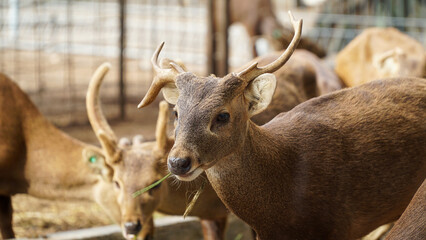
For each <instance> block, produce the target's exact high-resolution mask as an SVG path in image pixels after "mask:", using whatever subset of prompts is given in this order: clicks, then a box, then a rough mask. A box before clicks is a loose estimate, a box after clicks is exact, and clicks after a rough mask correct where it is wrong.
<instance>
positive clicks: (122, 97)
mask: <svg viewBox="0 0 426 240" xmlns="http://www.w3.org/2000/svg"><path fill="white" fill-rule="evenodd" d="M119 5H120V10H119V11H120V13H119V16H120V20H119V21H120V24H119V25H120V51H119V52H120V53H119V54H120V56H119V75H120V76H119V83H118V88H119V104H120V119H121V120H123V119H124V118H125V117H126V84H125V83H126V81H125V70H126V63H125V49H126V0H119Z"/></svg>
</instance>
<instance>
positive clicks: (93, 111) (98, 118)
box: [86, 63, 116, 141]
mask: <svg viewBox="0 0 426 240" xmlns="http://www.w3.org/2000/svg"><path fill="white" fill-rule="evenodd" d="M110 68H111V64H109V63H104V64H102V65H101V66H99V67H98V68H97V69H96V71H95V73H94V74H93V76H92V79H90V83H89V88H88V90H87V95H86V108H87V115H88V117H89V121H90V124H91V125H92V127H93V130H94V131H95V133H96V134H98V133H99V131H103V132H104V133H105V134H106V135H107V136H108V137H109V138H110V139H111V140H114V141H115V140H116V136H115V134H114V132H113V131H112V129H111V127H110V125H109V124H108V122H107V120H106V119H105V116H104V114H103V113H102V109H101V107H100V106H99V88H100V87H101V84H102V81H103V79H104V77H105V75H106V74H107V73H108V71H109V69H110Z"/></svg>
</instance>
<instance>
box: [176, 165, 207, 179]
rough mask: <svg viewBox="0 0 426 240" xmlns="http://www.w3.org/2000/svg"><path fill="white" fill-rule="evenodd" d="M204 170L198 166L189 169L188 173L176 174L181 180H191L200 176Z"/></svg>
mask: <svg viewBox="0 0 426 240" xmlns="http://www.w3.org/2000/svg"><path fill="white" fill-rule="evenodd" d="M203 172H204V170H203V169H202V168H201V166H198V167H196V168H195V169H194V170H192V171H189V172H188V173H185V174H181V175H176V178H177V179H179V180H181V181H185V182H190V181H192V180H194V179H196V178H197V177H198V176H200V174H201V173H203Z"/></svg>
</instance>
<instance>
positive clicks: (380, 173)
mask: <svg viewBox="0 0 426 240" xmlns="http://www.w3.org/2000/svg"><path fill="white" fill-rule="evenodd" d="M290 15H291V14H290ZM291 20H292V24H293V26H294V28H295V36H294V38H293V40H292V41H291V43H290V44H289V47H288V48H287V50H286V51H285V52H284V53H283V54H282V55H281V56H280V57H279V58H278V59H277V60H276V61H274V62H272V63H270V64H268V65H266V66H264V67H258V65H257V63H253V64H252V65H250V66H249V67H248V68H246V69H244V70H242V71H240V72H238V73H230V74H228V75H227V76H225V77H223V78H217V77H215V76H209V77H197V76H196V75H194V74H192V73H190V72H185V71H184V70H183V69H182V68H180V66H178V65H176V64H174V63H171V65H172V66H173V69H160V68H158V67H156V66H154V69H155V70H156V72H157V76H156V77H155V78H154V82H153V83H152V85H151V87H150V89H149V90H148V93H147V95H146V96H145V97H144V99H143V100H142V102H141V103H140V105H139V107H143V106H146V105H147V104H149V103H150V102H151V101H152V100H153V99H154V98H155V96H156V95H157V94H158V93H159V91H160V90H161V89H162V91H163V95H164V97H165V99H166V100H167V101H168V102H169V103H172V104H176V107H175V116H176V129H175V143H174V145H173V147H172V149H171V150H170V153H169V156H168V168H169V170H170V171H171V172H172V173H173V174H175V176H176V177H177V178H178V179H180V180H182V181H192V180H194V179H195V178H197V177H198V176H199V175H200V174H202V173H203V172H205V173H206V174H207V177H208V179H209V181H210V183H211V184H212V186H213V188H214V190H215V191H216V193H217V194H218V196H219V197H220V198H221V199H222V201H223V202H224V204H225V205H226V206H227V207H228V208H229V209H230V210H231V211H232V212H233V213H235V214H236V215H237V216H238V217H240V218H241V219H242V220H244V221H246V222H247V223H248V224H249V225H250V226H251V227H252V228H253V229H254V230H255V231H256V233H257V234H258V239H356V238H359V237H362V236H363V235H365V234H367V233H368V232H370V231H372V230H373V229H374V228H377V227H378V226H380V225H382V224H385V223H388V222H391V221H394V220H396V219H397V218H398V217H399V216H400V214H401V213H402V212H403V211H404V209H405V208H406V207H407V205H408V204H409V202H410V200H411V198H412V197H413V195H414V193H415V192H416V190H417V188H418V187H419V186H420V185H421V183H422V181H423V180H424V179H425V177H426V165H425V160H426V159H425V158H426V146H425V145H424V142H425V141H426V125H425V124H424V119H426V94H425V91H426V80H425V79H416V78H400V79H393V80H385V81H375V82H371V83H369V84H365V85H362V86H360V87H357V88H351V89H344V90H340V91H336V92H333V93H330V94H327V95H324V96H321V97H317V98H313V99H310V100H308V101H306V102H304V103H301V104H299V105H298V106H296V107H295V108H293V109H292V110H290V111H289V112H287V113H282V114H280V115H278V116H277V117H275V118H274V119H273V120H271V121H270V122H268V123H267V124H265V125H263V126H257V125H256V124H254V123H253V122H252V121H251V120H250V118H251V117H252V116H254V115H255V114H258V113H260V112H262V111H263V110H264V109H265V108H266V107H267V106H268V104H269V103H270V101H271V99H272V96H273V93H274V90H275V86H276V78H275V76H274V75H273V74H270V73H272V72H275V71H276V70H277V69H279V68H280V67H282V66H283V65H284V64H285V62H286V61H287V60H288V59H289V58H290V56H291V54H292V52H293V51H294V49H295V47H296V46H297V43H298V41H299V39H300V36H301V28H302V22H301V21H295V20H294V18H293V17H292V16H291ZM159 49H161V46H160V48H159ZM156 54H157V56H158V52H156ZM176 72H178V74H176ZM389 183H392V184H389Z"/></svg>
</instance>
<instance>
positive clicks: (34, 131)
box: [0, 75, 118, 238]
mask: <svg viewBox="0 0 426 240" xmlns="http://www.w3.org/2000/svg"><path fill="white" fill-rule="evenodd" d="M0 108H1V109H2V114H1V115H0V199H1V201H0V203H1V205H0V209H1V212H2V213H3V212H10V214H8V216H5V215H1V219H0V223H1V227H2V228H1V230H2V235H3V238H12V237H14V234H13V231H12V225H11V221H12V212H13V210H12V206H11V201H10V199H11V196H12V195H14V194H18V193H27V194H30V195H32V196H35V197H39V198H46V199H75V200H92V201H96V202H98V203H99V204H101V206H103V207H104V208H106V209H109V213H110V214H111V215H112V216H114V217H115V216H116V215H118V214H117V212H116V211H117V210H118V208H117V207H116V205H115V204H116V202H115V199H114V200H111V199H113V198H109V196H108V189H109V188H111V186H112V185H111V184H110V183H108V182H105V181H103V180H101V176H100V174H98V173H96V171H94V169H95V168H96V166H93V167H92V166H90V163H89V162H88V159H85V156H84V153H87V154H89V155H90V156H87V158H89V157H91V156H96V157H97V159H98V161H103V160H102V158H103V155H102V152H101V151H100V149H99V148H97V147H94V146H90V145H87V144H84V143H82V142H80V141H78V140H76V139H73V138H71V137H69V136H68V135H66V134H65V133H63V132H61V131H60V130H58V129H57V128H56V127H54V126H53V125H52V124H51V123H49V122H48V121H47V120H46V119H45V118H44V117H43V116H42V115H41V113H40V112H39V111H38V110H37V108H36V107H35V106H34V104H33V103H32V102H31V100H30V99H29V98H28V96H27V95H26V94H25V93H24V92H22V90H21V89H20V88H19V87H18V86H17V85H16V84H15V83H13V82H12V81H11V80H10V79H8V78H7V77H6V76H4V75H0ZM101 194H102V197H101Z"/></svg>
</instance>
